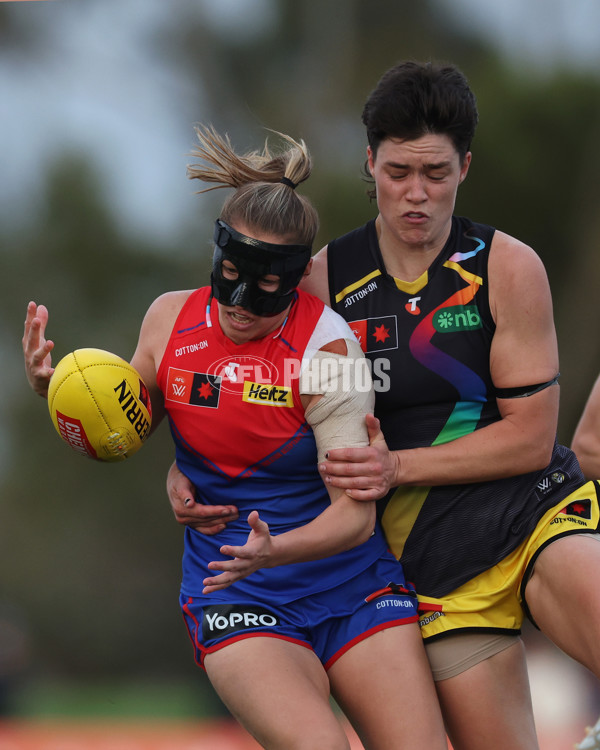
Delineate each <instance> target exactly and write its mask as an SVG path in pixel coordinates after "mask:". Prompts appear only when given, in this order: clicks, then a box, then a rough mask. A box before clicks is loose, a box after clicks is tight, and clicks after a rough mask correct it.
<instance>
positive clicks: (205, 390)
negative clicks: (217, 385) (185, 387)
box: [198, 383, 213, 398]
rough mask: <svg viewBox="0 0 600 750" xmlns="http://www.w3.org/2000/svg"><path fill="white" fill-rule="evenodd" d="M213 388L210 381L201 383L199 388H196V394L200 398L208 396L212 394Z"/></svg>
mask: <svg viewBox="0 0 600 750" xmlns="http://www.w3.org/2000/svg"><path fill="white" fill-rule="evenodd" d="M212 392H213V389H212V387H211V385H210V383H202V385H201V386H200V388H198V395H199V396H200V398H210V397H211V396H212Z"/></svg>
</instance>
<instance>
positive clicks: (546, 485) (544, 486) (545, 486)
mask: <svg viewBox="0 0 600 750" xmlns="http://www.w3.org/2000/svg"><path fill="white" fill-rule="evenodd" d="M551 487H552V482H551V481H550V477H544V478H543V479H542V481H541V482H538V484H537V488H538V490H539V491H540V492H548V490H549V489H550V488H551Z"/></svg>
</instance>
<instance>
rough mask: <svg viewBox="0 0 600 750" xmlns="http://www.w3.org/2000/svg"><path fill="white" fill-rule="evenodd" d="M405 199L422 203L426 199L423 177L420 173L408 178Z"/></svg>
mask: <svg viewBox="0 0 600 750" xmlns="http://www.w3.org/2000/svg"><path fill="white" fill-rule="evenodd" d="M406 199H407V200H409V201H412V202H413V203H422V202H423V201H425V200H427V190H426V189H425V179H424V177H423V176H422V175H419V174H415V175H411V176H410V177H409V178H408V185H407V189H406Z"/></svg>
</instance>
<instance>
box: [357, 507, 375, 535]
mask: <svg viewBox="0 0 600 750" xmlns="http://www.w3.org/2000/svg"><path fill="white" fill-rule="evenodd" d="M360 505H361V506H366V508H364V509H363V510H368V513H365V516H364V517H363V523H361V525H360V527H359V531H358V535H357V544H364V543H365V542H366V541H367V540H368V539H370V537H371V536H372V534H373V531H374V530H375V521H376V519H377V511H376V509H375V503H374V502H361V503H360Z"/></svg>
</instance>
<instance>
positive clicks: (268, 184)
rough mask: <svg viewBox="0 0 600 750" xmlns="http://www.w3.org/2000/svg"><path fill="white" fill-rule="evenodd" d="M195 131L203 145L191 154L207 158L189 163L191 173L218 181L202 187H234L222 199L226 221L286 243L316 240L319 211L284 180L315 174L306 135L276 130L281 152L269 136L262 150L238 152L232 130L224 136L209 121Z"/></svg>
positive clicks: (299, 179)
mask: <svg viewBox="0 0 600 750" xmlns="http://www.w3.org/2000/svg"><path fill="white" fill-rule="evenodd" d="M195 131H196V135H197V137H198V141H199V145H197V146H196V147H195V148H194V149H193V151H192V156H194V157H197V158H198V159H201V160H202V161H203V162H205V163H204V164H191V165H189V166H188V177H189V178H190V179H191V180H201V181H202V182H211V183H215V184H214V186H212V187H207V188H204V189H203V190H199V191H198V192H199V193H206V192H208V191H209V190H218V189H219V188H234V189H235V192H234V193H233V194H232V195H230V196H229V197H228V198H227V200H226V201H225V203H224V204H223V208H222V211H221V216H220V218H221V219H223V221H225V222H227V223H228V224H232V223H235V222H236V221H239V222H242V223H243V224H245V225H246V226H247V227H248V228H250V229H253V230H259V231H262V232H267V233H269V234H274V235H279V236H280V237H281V238H282V240H284V241H285V243H290V244H301V245H309V246H310V245H312V243H313V242H314V239H315V236H316V234H317V231H318V229H319V217H318V214H317V211H316V209H315V207H314V206H313V205H312V203H311V202H310V200H309V199H308V198H306V197H305V196H303V195H298V194H297V193H296V191H295V189H294V188H293V187H292V186H291V185H290V184H289V183H288V182H285V183H284V182H282V181H281V180H282V178H286V179H287V180H288V181H289V182H291V183H293V185H298V184H299V183H301V182H304V180H306V179H308V177H309V176H310V173H311V169H312V159H311V156H310V154H309V152H308V149H307V147H306V144H305V143H304V141H303V140H300V141H295V140H294V139H293V138H291V137H290V136H288V135H285V134H283V133H278V132H276V131H273V132H274V133H275V134H276V135H278V136H279V137H280V138H281V139H282V140H283V142H284V143H283V147H282V148H281V149H280V150H279V152H277V153H273V152H272V151H271V150H270V148H269V144H268V141H266V140H265V145H264V148H263V150H262V151H260V152H259V151H250V152H248V153H245V154H237V153H236V152H235V150H234V148H233V146H232V145H231V141H230V140H229V136H228V135H227V134H225V135H224V136H221V135H219V133H217V131H216V130H215V129H214V128H213V127H212V126H210V125H209V126H205V125H199V126H196V128H195Z"/></svg>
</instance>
